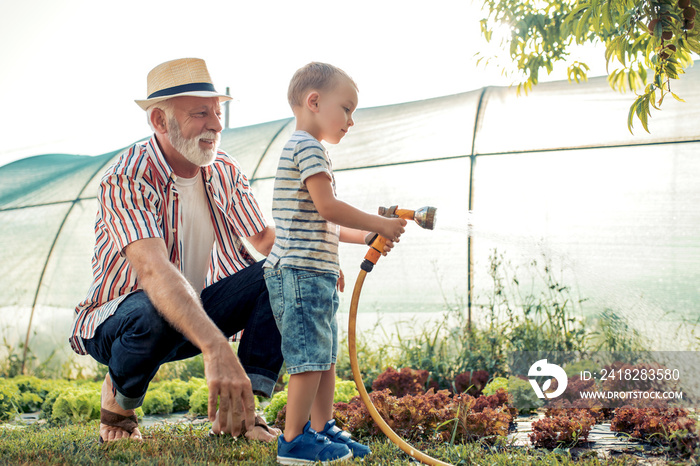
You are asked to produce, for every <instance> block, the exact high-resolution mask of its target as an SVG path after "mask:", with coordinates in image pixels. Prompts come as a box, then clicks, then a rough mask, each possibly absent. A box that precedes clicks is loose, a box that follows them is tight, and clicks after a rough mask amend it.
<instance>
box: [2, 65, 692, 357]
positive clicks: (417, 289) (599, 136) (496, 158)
mask: <svg viewBox="0 0 700 466" xmlns="http://www.w3.org/2000/svg"><path fill="white" fill-rule="evenodd" d="M673 86H674V88H673V90H674V92H675V93H676V94H678V95H679V96H681V97H682V98H683V99H684V100H685V103H680V102H677V101H675V100H674V99H672V98H671V97H670V96H669V97H668V98H667V99H666V100H665V101H664V103H663V106H662V110H660V111H654V112H653V113H652V117H651V118H650V121H649V127H650V130H651V134H647V133H646V132H645V131H644V130H643V129H642V127H641V124H640V123H639V122H638V121H636V122H635V133H634V134H630V132H629V131H628V130H627V113H628V111H629V107H630V104H631V103H632V101H633V99H634V96H633V95H632V94H629V93H628V94H620V93H617V92H614V91H612V90H611V89H610V87H609V85H608V83H607V80H606V79H605V78H596V79H592V80H590V81H589V82H587V83H584V84H578V85H576V84H569V83H567V82H554V83H547V84H540V85H539V86H537V87H536V88H535V89H534V90H533V91H532V92H531V93H530V94H529V95H527V96H516V92H515V89H510V88H501V87H487V88H484V89H480V90H476V91H473V92H467V93H463V94H457V95H452V96H446V97H439V98H435V99H430V100H424V101H418V102H410V103H404V104H398V105H390V106H384V107H377V108H366V109H360V110H358V111H357V112H356V125H355V127H354V128H352V130H351V132H350V134H349V135H348V136H347V137H346V138H345V139H344V140H343V141H342V143H341V144H339V145H337V146H329V153H330V157H331V159H332V160H333V166H334V170H335V171H336V179H337V185H338V195H339V197H340V198H341V199H343V200H345V201H347V202H349V203H351V204H353V205H355V206H357V207H359V208H362V209H364V210H367V211H371V212H375V211H376V209H377V207H378V206H390V205H399V207H401V208H408V209H417V208H419V207H422V206H427V205H429V206H435V207H437V209H438V211H437V228H436V230H435V231H427V230H422V229H420V228H419V227H418V226H416V225H409V226H408V228H407V231H406V233H405V234H404V236H403V237H402V239H401V242H400V244H399V245H398V246H397V247H396V249H395V250H394V252H392V253H391V254H390V255H389V256H387V257H383V258H381V259H380V261H379V263H378V265H377V266H376V267H375V269H374V271H373V272H372V273H371V274H370V276H369V277H368V280H367V282H366V284H365V287H364V291H363V297H362V303H361V306H360V312H361V313H367V314H372V315H374V313H375V312H381V313H387V314H389V313H391V314H394V315H405V316H411V315H415V314H414V313H431V312H437V311H441V310H443V309H444V308H445V306H446V302H447V303H448V304H449V305H459V306H461V307H462V308H465V311H466V307H467V304H466V303H467V302H468V299H467V292H468V284H469V283H472V284H473V287H474V289H473V294H472V299H471V312H472V316H473V319H474V321H475V322H478V321H479V320H480V319H481V315H482V314H483V312H484V310H483V306H484V305H487V304H488V301H489V299H490V298H489V295H490V293H492V288H493V285H492V282H491V278H490V277H489V274H488V268H489V256H491V255H492V254H493V253H494V251H498V254H503V255H504V257H505V259H506V260H508V261H510V262H512V264H513V265H514V267H518V269H519V272H518V273H519V274H523V276H519V279H520V282H521V283H531V282H533V280H534V279H535V278H536V277H528V276H526V275H525V274H527V273H528V270H530V268H528V267H526V265H527V264H528V263H530V262H531V261H533V260H537V261H540V262H542V261H551V263H552V265H553V267H555V268H556V271H557V274H558V275H561V276H562V283H564V284H566V285H568V286H571V288H572V290H573V291H574V292H575V294H576V295H577V296H579V297H581V298H585V299H587V301H586V302H585V303H584V305H583V309H584V312H585V313H589V314H595V313H599V312H601V311H603V310H605V309H612V310H614V311H615V312H617V313H619V314H621V315H624V316H627V317H628V318H629V319H630V321H631V324H632V325H633V326H634V327H636V328H638V329H640V330H641V331H642V332H645V333H646V334H647V335H649V334H653V333H654V332H656V333H658V334H659V338H658V339H657V340H658V341H657V343H658V345H659V348H657V349H673V348H667V347H663V345H664V344H666V345H671V346H672V345H673V342H672V341H666V343H664V341H663V340H664V338H662V337H661V336H662V335H661V333H659V332H661V330H660V329H662V328H665V327H668V328H672V327H673V325H674V323H677V322H679V321H680V320H681V319H684V318H686V319H687V318H690V319H695V320H697V318H698V316H699V315H700V314H699V313H698V303H700V70H698V69H690V70H688V72H687V74H685V75H683V76H682V77H681V79H680V80H679V81H678V82H674V83H673ZM293 129H294V122H293V120H292V119H291V118H290V119H286V120H279V121H272V122H268V123H263V124H259V125H255V126H249V127H243V128H235V129H227V130H225V131H224V132H223V134H222V148H223V149H224V150H225V151H227V152H228V153H229V154H230V155H231V156H233V157H235V158H236V159H238V161H239V162H240V163H241V165H242V166H243V169H244V171H245V172H246V174H247V175H248V177H249V178H250V179H251V182H252V187H253V190H254V191H255V193H256V196H257V197H258V199H259V201H260V203H261V205H262V207H263V209H264V211H265V212H266V214H267V217H268V219H271V215H270V204H271V195H272V184H273V179H274V173H275V169H276V165H277V159H278V157H279V154H280V150H281V147H282V145H283V144H284V142H285V141H286V140H287V138H288V137H289V135H290V134H291V132H292V131H293ZM119 152H120V151H119V150H118V151H115V152H112V153H108V154H104V155H100V156H95V157H85V156H76V155H65V154H52V155H42V156H37V157H32V158H27V159H24V160H20V161H17V162H15V163H12V164H9V165H6V166H3V167H0V225H1V227H0V234H1V235H2V249H0V263H2V264H3V267H2V269H1V270H2V271H1V272H0V277H1V284H2V286H1V288H0V290H1V291H0V337H4V338H9V339H10V340H11V341H13V339H14V340H15V341H17V340H21V341H24V339H25V333H26V332H27V328H28V325H29V319H30V316H31V315H33V318H32V324H31V332H30V334H31V336H30V346H34V347H40V348H49V349H47V351H52V350H55V349H58V351H59V352H66V353H70V349H69V347H68V344H67V333H68V329H69V326H70V323H71V320H72V317H73V312H74V307H75V305H76V304H77V303H78V302H79V301H80V300H81V299H82V298H83V297H84V295H85V293H86V291H87V289H88V286H89V284H90V279H91V269H90V258H91V255H92V246H93V239H94V238H93V221H94V217H95V212H96V209H97V207H96V200H95V195H96V187H97V184H98V181H99V179H100V176H101V173H102V172H103V171H104V169H105V168H106V167H107V166H108V165H109V164H110V163H111V162H112V161H113V160H114V159H115V158H116V157H117V156H118V153H119ZM470 231H471V233H472V239H471V242H468V233H469V232H470ZM469 244H470V245H471V255H470V254H469V253H468V251H469ZM365 249H366V248H365V247H363V246H357V245H344V246H342V247H341V266H342V267H343V270H344V272H345V275H346V283H347V288H349V289H346V292H345V296H344V298H343V300H342V302H341V310H344V311H347V309H348V306H349V300H350V294H351V291H352V285H353V283H354V281H355V277H356V276H357V272H358V270H359V264H360V263H361V261H362V258H363V256H364V254H365ZM470 258H471V263H472V264H471V272H472V274H473V281H471V282H470V281H469V276H470V264H469V262H470ZM534 286H536V285H534ZM664 326H665V327H664ZM652 336H653V335H652Z"/></svg>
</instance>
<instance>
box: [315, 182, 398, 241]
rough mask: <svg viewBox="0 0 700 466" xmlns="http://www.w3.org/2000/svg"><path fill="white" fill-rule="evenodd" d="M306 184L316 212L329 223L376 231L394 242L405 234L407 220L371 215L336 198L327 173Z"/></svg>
mask: <svg viewBox="0 0 700 466" xmlns="http://www.w3.org/2000/svg"><path fill="white" fill-rule="evenodd" d="M305 183H306V189H308V190H309V195H311V199H312V200H313V201H314V205H315V206H316V210H318V213H319V214H321V217H323V218H324V219H326V220H328V221H329V222H333V223H335V224H336V225H340V226H341V227H346V228H352V229H355V230H367V231H374V232H377V233H379V234H380V235H382V236H383V237H385V238H386V239H388V240H390V241H393V242H398V240H399V237H400V236H401V234H402V233H403V232H404V228H403V227H404V226H406V220H404V219H402V218H385V217H381V216H379V215H374V214H369V213H367V212H364V211H362V210H360V209H358V208H356V207H353V206H351V205H350V204H348V203H347V202H343V201H341V200H340V199H338V198H336V197H335V194H334V193H333V187H332V186H331V180H330V179H329V178H328V175H327V174H326V173H317V174H315V175H312V176H310V177H308V178H307V179H306V181H305Z"/></svg>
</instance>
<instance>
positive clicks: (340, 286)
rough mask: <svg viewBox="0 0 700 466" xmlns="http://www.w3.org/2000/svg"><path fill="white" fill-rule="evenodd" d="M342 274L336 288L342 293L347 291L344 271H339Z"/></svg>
mask: <svg viewBox="0 0 700 466" xmlns="http://www.w3.org/2000/svg"><path fill="white" fill-rule="evenodd" d="M339 272H340V274H339V275H338V283H337V284H336V287H337V288H338V291H340V292H341V293H342V292H343V291H345V275H343V271H342V270H340V271H339Z"/></svg>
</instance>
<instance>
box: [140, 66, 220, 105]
mask: <svg viewBox="0 0 700 466" xmlns="http://www.w3.org/2000/svg"><path fill="white" fill-rule="evenodd" d="M147 94H148V98H147V99H146V100H135V102H136V103H137V104H138V106H139V107H141V108H142V109H144V110H147V109H148V107H150V106H151V105H153V104H154V103H156V102H160V101H163V100H167V99H170V98H172V97H178V96H184V95H191V96H195V97H218V98H219V101H220V102H223V101H225V100H231V97H230V96H227V95H225V94H219V93H218V92H216V89H214V84H212V82H211V77H210V76H209V71H207V65H206V63H204V60H202V59H201V58H179V59H177V60H171V61H167V62H165V63H161V64H160V65H158V66H156V67H155V68H153V69H152V70H151V72H150V73H148V88H147Z"/></svg>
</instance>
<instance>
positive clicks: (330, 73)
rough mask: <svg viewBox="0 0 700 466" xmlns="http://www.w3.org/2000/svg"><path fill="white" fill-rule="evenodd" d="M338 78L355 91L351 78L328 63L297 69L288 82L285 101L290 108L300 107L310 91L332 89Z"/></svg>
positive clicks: (317, 63) (316, 63)
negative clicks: (344, 80)
mask: <svg viewBox="0 0 700 466" xmlns="http://www.w3.org/2000/svg"><path fill="white" fill-rule="evenodd" d="M338 78H345V79H347V80H348V81H350V82H351V83H352V85H353V86H355V89H356V90H359V89H357V84H355V81H353V80H352V78H351V77H350V76H349V75H348V74H347V73H346V72H345V71H343V70H341V69H340V68H338V67H337V66H333V65H329V64H328V63H319V62H311V63H309V64H308V65H305V66H303V67H301V68H299V69H298V70H297V71H296V73H294V76H292V80H291V81H290V82H289V89H288V90H287V100H288V101H289V105H290V107H292V108H294V107H296V106H299V105H302V104H303V102H304V98H305V97H306V94H308V93H309V92H310V91H312V90H316V91H324V90H327V89H330V88H332V87H333V86H334V85H335V84H336V82H337V80H338Z"/></svg>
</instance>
